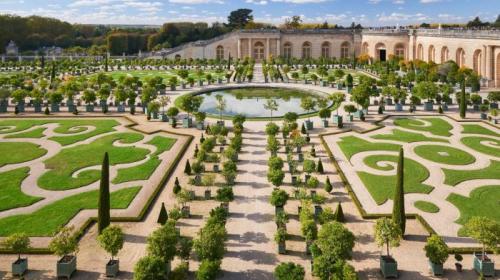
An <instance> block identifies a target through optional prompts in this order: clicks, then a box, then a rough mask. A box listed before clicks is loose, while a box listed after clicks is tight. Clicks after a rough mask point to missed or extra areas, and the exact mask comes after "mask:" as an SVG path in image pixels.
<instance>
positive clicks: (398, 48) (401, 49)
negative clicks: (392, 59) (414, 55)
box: [394, 43, 405, 59]
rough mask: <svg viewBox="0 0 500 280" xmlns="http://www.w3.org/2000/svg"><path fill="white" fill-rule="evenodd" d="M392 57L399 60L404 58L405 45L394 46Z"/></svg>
mask: <svg viewBox="0 0 500 280" xmlns="http://www.w3.org/2000/svg"><path fill="white" fill-rule="evenodd" d="M394 55H395V56H397V57H399V58H403V59H404V58H405V45H404V44H402V43H399V44H396V46H395V47H394Z"/></svg>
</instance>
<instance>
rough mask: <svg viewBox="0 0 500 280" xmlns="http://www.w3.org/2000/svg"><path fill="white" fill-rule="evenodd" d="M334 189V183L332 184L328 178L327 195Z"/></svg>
mask: <svg viewBox="0 0 500 280" xmlns="http://www.w3.org/2000/svg"><path fill="white" fill-rule="evenodd" d="M332 189H333V186H332V183H330V177H326V182H325V191H326V192H327V193H330V192H331V191H332Z"/></svg>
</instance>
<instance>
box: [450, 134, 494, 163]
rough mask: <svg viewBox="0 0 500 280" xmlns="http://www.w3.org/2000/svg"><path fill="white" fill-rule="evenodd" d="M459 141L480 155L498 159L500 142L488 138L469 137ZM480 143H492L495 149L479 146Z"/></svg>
mask: <svg viewBox="0 0 500 280" xmlns="http://www.w3.org/2000/svg"><path fill="white" fill-rule="evenodd" d="M460 141H462V143H463V144H464V145H465V146H467V147H469V148H471V149H474V150H476V151H478V152H480V153H483V154H487V155H490V156H495V157H499V158H500V140H497V139H493V138H489V137H476V136H470V137H464V138H462V139H460ZM482 141H488V142H492V143H493V145H495V146H496V147H497V148H494V147H490V146H486V145H483V144H481V142H482Z"/></svg>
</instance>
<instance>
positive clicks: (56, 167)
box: [38, 133, 149, 190]
mask: <svg viewBox="0 0 500 280" xmlns="http://www.w3.org/2000/svg"><path fill="white" fill-rule="evenodd" d="M143 138H144V136H143V135H142V134H138V133H115V134H111V135H107V136H104V137H101V138H98V139H96V140H95V141H93V142H91V143H89V144H85V145H79V146H75V147H71V148H67V149H62V150H61V151H60V152H59V153H58V154H57V155H55V156H54V157H52V158H50V159H47V160H46V161H45V166H46V167H47V168H48V169H50V171H47V172H45V173H44V174H43V175H42V176H40V177H39V178H38V185H39V186H40V187H41V188H44V189H47V190H67V189H74V188H79V187H82V186H86V185H88V184H91V183H93V182H95V181H97V180H99V178H100V171H99V170H86V171H83V172H81V173H79V174H78V176H76V177H72V174H73V173H74V172H76V171H78V170H80V169H82V168H85V167H89V166H96V165H100V164H101V161H102V158H103V155H104V153H105V152H108V153H109V159H110V164H111V165H116V164H119V163H131V162H136V161H140V160H143V159H145V158H146V156H147V154H148V153H149V151H148V150H146V149H142V148H136V147H133V146H132V147H117V146H113V143H114V142H115V141H119V142H120V143H128V144H131V143H135V142H138V141H140V140H142V139H143Z"/></svg>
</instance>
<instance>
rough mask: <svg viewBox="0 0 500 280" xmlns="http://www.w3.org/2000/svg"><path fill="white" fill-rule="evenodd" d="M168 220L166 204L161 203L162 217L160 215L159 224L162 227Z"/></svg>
mask: <svg viewBox="0 0 500 280" xmlns="http://www.w3.org/2000/svg"><path fill="white" fill-rule="evenodd" d="M167 220H168V213H167V209H166V208H165V203H163V202H162V203H161V209H160V215H158V223H159V224H160V225H162V226H163V225H164V224H166V223H167Z"/></svg>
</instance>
